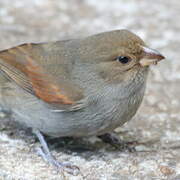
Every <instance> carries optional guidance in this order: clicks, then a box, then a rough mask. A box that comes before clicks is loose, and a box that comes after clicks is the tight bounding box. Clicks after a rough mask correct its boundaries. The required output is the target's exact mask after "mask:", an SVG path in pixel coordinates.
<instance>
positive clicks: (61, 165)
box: [37, 148, 80, 176]
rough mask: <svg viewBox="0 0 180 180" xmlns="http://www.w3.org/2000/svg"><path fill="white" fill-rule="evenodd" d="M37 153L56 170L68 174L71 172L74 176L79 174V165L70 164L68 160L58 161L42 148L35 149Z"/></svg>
mask: <svg viewBox="0 0 180 180" xmlns="http://www.w3.org/2000/svg"><path fill="white" fill-rule="evenodd" d="M37 153H38V155H40V156H41V157H42V158H43V159H44V160H45V161H46V162H48V163H49V164H51V165H53V166H54V167H55V168H56V169H57V171H65V172H67V173H69V174H72V175H74V176H77V175H79V174H80V169H79V167H77V166H75V165H72V164H70V163H68V162H59V161H57V160H56V159H55V158H54V157H53V156H52V155H50V154H48V155H47V154H46V153H45V152H44V151H43V149H42V148H38V149H37Z"/></svg>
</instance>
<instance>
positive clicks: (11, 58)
mask: <svg viewBox="0 0 180 180" xmlns="http://www.w3.org/2000/svg"><path fill="white" fill-rule="evenodd" d="M29 49H31V45H30V44H29V45H21V46H17V47H15V48H12V49H9V50H5V51H1V52H0V59H2V60H3V61H4V64H3V62H2V63H1V64H0V66H1V69H3V66H4V72H5V73H8V76H10V78H11V79H13V80H14V81H15V82H19V83H17V84H19V85H20V86H23V83H21V81H22V76H21V77H18V73H17V72H18V71H19V72H21V73H23V74H25V79H24V81H27V82H28V81H29V83H30V84H31V87H32V91H31V92H33V93H34V94H35V95H36V96H37V97H38V98H40V99H42V100H43V101H45V102H47V103H52V104H64V105H72V104H74V101H73V100H71V99H70V98H69V97H68V96H67V95H65V93H62V91H61V86H60V85H59V84H58V83H56V81H55V78H53V77H52V76H51V75H50V74H48V72H46V70H45V69H44V68H43V67H42V66H41V65H39V64H38V63H37V62H36V61H35V59H34V58H33V56H31V55H30V53H29ZM7 65H8V66H9V68H8V67H7ZM11 69H17V72H15V71H16V70H14V71H13V72H12V70H11ZM15 73H16V76H15ZM18 78H19V79H20V78H21V81H20V80H19V81H18ZM26 84H27V83H26ZM24 89H25V88H24Z"/></svg>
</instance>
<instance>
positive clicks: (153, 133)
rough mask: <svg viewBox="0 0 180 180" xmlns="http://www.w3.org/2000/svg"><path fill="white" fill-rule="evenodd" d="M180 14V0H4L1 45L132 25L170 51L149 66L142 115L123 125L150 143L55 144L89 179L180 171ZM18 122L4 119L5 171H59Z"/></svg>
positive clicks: (0, 153)
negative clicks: (81, 148) (129, 147)
mask: <svg viewBox="0 0 180 180" xmlns="http://www.w3.org/2000/svg"><path fill="white" fill-rule="evenodd" d="M179 22H180V1H178V0H171V1H169V0H151V1H144V0H103V1H97V0H68V1H67V0H13V1H12V0H0V49H5V48H9V47H12V46H15V45H18V44H21V43H24V42H44V41H55V40H60V39H66V38H78V37H83V36H87V35H90V34H94V33H98V32H102V31H109V30H114V29H122V28H126V29H129V30H131V31H132V32H134V33H136V34H137V35H139V36H140V37H141V38H142V39H143V40H144V41H145V42H146V43H147V44H148V45H149V46H150V47H151V48H154V49H157V50H158V51H160V52H161V53H162V54H163V55H164V56H165V57H166V60H164V61H162V62H161V63H160V64H158V66H154V67H152V68H151V72H150V75H149V80H148V85H147V91H146V96H145V98H144V102H143V104H142V106H141V108H140V110H139V111H138V114H137V115H136V117H134V119H133V121H131V122H130V123H127V124H126V125H125V126H123V127H121V128H118V129H117V132H118V133H119V134H120V136H121V138H123V139H125V140H129V141H133V140H137V141H139V142H143V143H144V145H141V146H138V147H137V152H136V153H128V152H119V151H113V150H107V149H108V147H107V146H106V145H105V144H104V145H103V146H102V147H101V148H99V149H98V150H96V152H83V153H81V154H78V153H75V152H74V153H70V154H67V152H66V153H63V152H61V151H58V150H55V151H54V153H55V154H56V155H57V156H59V159H63V160H70V161H72V162H73V163H74V164H76V165H79V166H80V167H81V168H82V172H83V173H84V174H85V177H86V179H91V180H92V179H93V180H96V179H97V180H98V179H103V180H104V179H108V180H109V179H113V180H114V179H152V178H155V179H177V180H178V179H180V153H179V151H180V149H179V148H180V60H179V56H180V50H179V48H180V23H179ZM12 130H13V129H11V128H10V127H9V128H7V126H5V125H3V124H1V125H0V131H1V132H0V179H8V178H9V177H12V178H14V179H21V178H22V179H27V180H33V179H35V178H37V179H43V180H44V179H57V178H60V177H59V175H57V173H52V168H49V167H48V166H47V165H46V164H45V163H44V162H42V161H41V158H39V157H37V156H36V155H35V153H34V152H33V150H32V149H34V148H30V147H34V146H36V144H37V143H34V142H31V140H32V138H33V137H32V136H31V135H30V136H27V137H26V136H25V135H24V134H23V132H22V133H19V134H18V135H17V136H15V135H9V134H11V133H10V132H12ZM14 131H15V130H14ZM15 134H16V133H15ZM122 134H123V135H122ZM66 176H68V175H66ZM1 177H2V178H1ZM68 178H69V179H81V178H82V177H76V178H75V177H69V176H68Z"/></svg>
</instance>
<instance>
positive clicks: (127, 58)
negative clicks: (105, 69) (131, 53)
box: [116, 56, 131, 64]
mask: <svg viewBox="0 0 180 180" xmlns="http://www.w3.org/2000/svg"><path fill="white" fill-rule="evenodd" d="M116 60H117V61H119V62H121V63H122V64H127V63H128V62H129V61H130V60H131V59H130V58H129V57H126V56H118V57H117V58H116Z"/></svg>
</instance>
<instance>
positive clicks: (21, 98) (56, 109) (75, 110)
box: [0, 29, 165, 174]
mask: <svg viewBox="0 0 180 180" xmlns="http://www.w3.org/2000/svg"><path fill="white" fill-rule="evenodd" d="M164 58H165V57H164V56H163V55H162V54H161V53H159V52H158V51H157V50H154V49H152V48H150V47H149V46H147V45H146V44H145V42H144V41H143V40H142V39H141V38H140V37H139V36H137V35H135V34H134V33H132V32H131V31H129V30H126V29H120V30H113V31H108V32H102V33H98V34H93V35H90V36H87V37H83V38H79V39H67V40H59V41H55V42H44V43H26V44H21V45H18V46H16V47H12V48H9V49H5V50H2V51H0V105H1V108H2V109H3V110H4V111H8V112H10V113H11V116H12V119H13V120H15V121H17V122H19V123H21V124H23V125H25V126H27V127H30V128H31V129H32V131H33V133H35V134H36V135H37V137H38V139H39V141H40V143H41V145H42V148H41V151H40V154H41V155H42V156H43V157H44V158H45V159H46V160H47V161H48V162H49V163H51V164H53V165H54V166H55V167H57V168H61V169H63V170H64V171H66V172H68V173H71V174H77V173H78V172H79V167H77V166H75V165H71V164H69V163H64V162H59V161H57V160H56V158H55V157H54V156H53V155H52V154H51V152H50V150H49V148H48V145H47V143H46V141H45V139H44V135H48V136H52V137H89V136H98V137H101V138H102V139H104V140H106V138H109V139H110V140H111V136H109V135H110V133H111V132H113V130H114V129H115V128H117V127H119V126H122V125H123V124H124V123H126V122H128V121H130V120H131V119H132V117H133V116H134V115H135V114H136V112H137V110H138V108H139V106H140V104H141V102H142V99H143V97H144V92H145V89H146V81H147V76H148V72H149V67H150V65H153V64H157V63H158V62H159V61H161V60H162V59H164Z"/></svg>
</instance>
